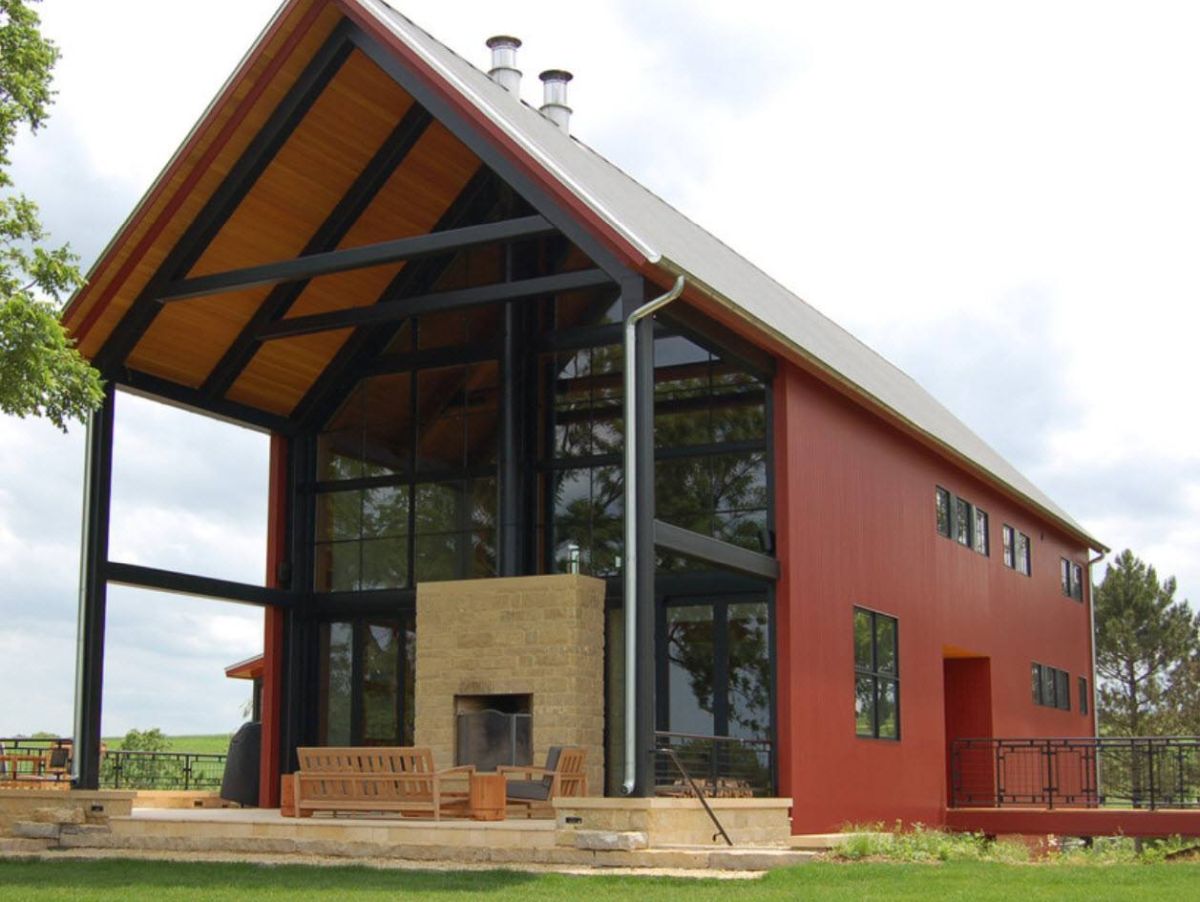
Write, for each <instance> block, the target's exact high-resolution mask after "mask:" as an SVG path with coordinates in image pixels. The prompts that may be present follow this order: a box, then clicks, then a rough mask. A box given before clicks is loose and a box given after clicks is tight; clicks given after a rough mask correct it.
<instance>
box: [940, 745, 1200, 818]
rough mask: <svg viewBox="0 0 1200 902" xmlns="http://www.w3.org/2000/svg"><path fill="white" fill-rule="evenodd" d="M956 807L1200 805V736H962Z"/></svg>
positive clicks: (954, 775)
mask: <svg viewBox="0 0 1200 902" xmlns="http://www.w3.org/2000/svg"><path fill="white" fill-rule="evenodd" d="M950 756H951V757H950V782H951V794H950V805H951V807H954V808H999V807H1003V806H1020V807H1039V808H1141V809H1148V810H1151V811H1153V810H1156V809H1159V808H1172V809H1179V808H1193V809H1195V808H1200V737H1197V736H1161V737H1160V736H1154V737H1134V738H1124V737H1110V736H1104V737H1100V738H1091V737H1081V738H1064V739H957V740H955V741H954V743H953V744H952V746H951V752H950Z"/></svg>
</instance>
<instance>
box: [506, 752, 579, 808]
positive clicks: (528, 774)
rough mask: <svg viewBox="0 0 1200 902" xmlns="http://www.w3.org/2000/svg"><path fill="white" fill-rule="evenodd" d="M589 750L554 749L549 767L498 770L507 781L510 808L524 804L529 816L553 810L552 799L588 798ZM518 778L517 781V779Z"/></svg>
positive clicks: (550, 756)
mask: <svg viewBox="0 0 1200 902" xmlns="http://www.w3.org/2000/svg"><path fill="white" fill-rule="evenodd" d="M586 762H587V749H581V748H564V747H562V746H557V745H554V746H551V747H550V751H549V752H548V753H547V754H546V766H545V767H511V766H501V767H498V768H496V772H497V773H502V774H504V776H505V779H506V780H507V786H506V791H505V795H506V798H507V802H508V804H509V805H524V806H525V816H526V817H533V809H534V808H535V807H536V808H549V807H550V801H551V800H552V799H560V798H572V797H578V796H585V795H587V774H586V773H585V772H584V766H585V764H586ZM514 776H516V777H517V779H513V777H514Z"/></svg>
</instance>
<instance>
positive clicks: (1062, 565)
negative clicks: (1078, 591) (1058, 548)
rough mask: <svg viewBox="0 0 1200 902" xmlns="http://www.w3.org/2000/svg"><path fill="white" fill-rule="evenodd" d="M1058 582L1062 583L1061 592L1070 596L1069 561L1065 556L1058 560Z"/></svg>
mask: <svg viewBox="0 0 1200 902" xmlns="http://www.w3.org/2000/svg"><path fill="white" fill-rule="evenodd" d="M1058 569H1059V574H1058V577H1059V582H1060V583H1061V584H1062V594H1063V595H1066V596H1068V597H1070V595H1071V562H1070V561H1068V560H1067V559H1066V558H1062V559H1061V560H1059V562H1058Z"/></svg>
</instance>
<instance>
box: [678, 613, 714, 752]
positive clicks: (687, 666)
mask: <svg viewBox="0 0 1200 902" xmlns="http://www.w3.org/2000/svg"><path fill="white" fill-rule="evenodd" d="M666 621H667V622H666V632H667V708H668V712H669V714H668V717H669V723H670V726H671V730H672V732H676V733H696V734H699V735H701V736H712V735H713V734H714V732H715V724H714V721H713V678H714V676H715V671H716V667H715V660H714V651H715V646H714V643H713V609H712V607H710V606H709V605H686V606H680V607H669V608H667V612H666Z"/></svg>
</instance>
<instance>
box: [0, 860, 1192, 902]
mask: <svg viewBox="0 0 1200 902" xmlns="http://www.w3.org/2000/svg"><path fill="white" fill-rule="evenodd" d="M1197 887H1200V865H1198V864H1194V863H1179V864H1155V865H1137V864H1129V865H1084V866H1072V865H1005V864H995V863H989V862H969V863H968V862H960V863H951V864H944V865H929V864H878V863H857V864H834V863H818V864H811V865H805V866H803V867H799V868H794V869H791V870H786V871H776V872H774V873H771V874H768V875H767V876H766V877H764V878H762V879H760V880H751V881H741V880H735V881H719V880H694V879H670V878H651V877H625V876H620V877H613V876H599V877H571V876H565V875H559V874H523V873H517V872H512V871H471V872H455V871H442V872H432V871H427V872H426V871H398V870H389V871H378V870H372V869H368V868H361V867H330V868H314V867H302V866H287V867H265V866H261V865H252V864H201V863H188V864H181V863H177V862H145V861H140V862H135V861H113V860H109V861H86V862H84V861H55V862H41V861H38V862H19V861H10V862H0V898H6V899H20V900H32V902H38V900H48V899H72V900H105V902H107V900H118V899H120V900H140V899H153V900H155V902H172V900H184V899H189V900H190V899H211V900H215V902H222V900H229V902H234V900H236V902H256V900H276V899H285V898H294V897H295V898H304V899H361V900H376V899H378V900H384V899H387V900H392V899H394V898H395V897H396V896H397V895H399V894H403V895H404V896H405V897H406V898H413V897H417V898H420V897H430V898H435V897H436V898H437V899H439V900H453V899H476V898H480V897H481V896H483V895H486V896H487V897H488V899H489V900H490V899H496V900H504V899H519V900H522V902H527V900H539V899H579V898H587V899H621V900H624V899H628V898H631V897H633V896H636V897H637V898H638V900H639V902H651V900H656V899H681V898H686V899H688V900H689V902H704V900H708V899H712V900H728V899H737V900H740V899H779V900H783V899H798V898H803V899H835V900H841V899H845V900H850V899H853V900H881V902H882V900H896V899H900V900H908V899H912V900H917V899H922V900H924V899H931V898H937V899H962V900H972V902H975V900H984V902H987V900H993V899H995V900H999V899H1021V900H1022V902H1031V900H1040V899H1054V900H1080V902H1085V900H1086V902H1096V900H1105V899H1155V900H1161V899H1186V898H1195V895H1196V891H1197Z"/></svg>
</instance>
